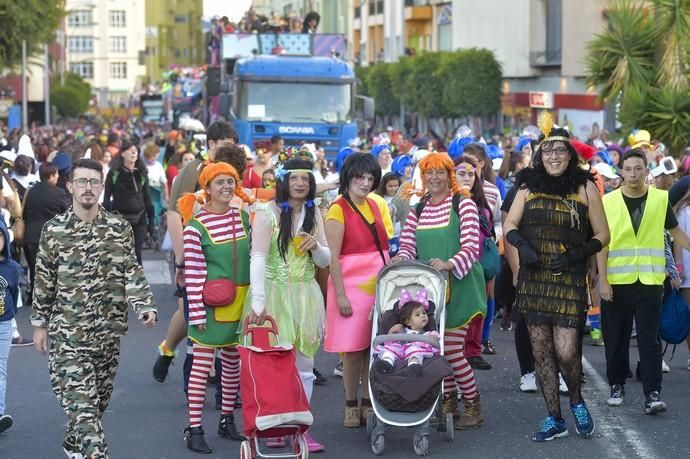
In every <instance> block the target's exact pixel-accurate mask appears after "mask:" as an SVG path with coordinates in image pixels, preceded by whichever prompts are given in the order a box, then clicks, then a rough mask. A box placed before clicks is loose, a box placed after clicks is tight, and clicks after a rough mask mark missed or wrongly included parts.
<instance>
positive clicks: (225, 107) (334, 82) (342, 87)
mask: <svg viewBox="0 0 690 459" xmlns="http://www.w3.org/2000/svg"><path fill="white" fill-rule="evenodd" d="M290 36H292V37H293V38H296V39H297V40H298V41H299V40H302V42H303V43H304V41H303V40H304V39H307V40H309V41H310V43H311V45H312V46H311V47H310V48H311V49H313V40H314V37H313V36H311V35H306V36H305V34H282V35H279V36H278V37H285V38H286V37H290ZM259 37H261V36H259ZM269 37H273V38H274V39H275V37H276V36H275V35H270V36H269ZM285 42H286V43H288V42H289V41H288V40H285ZM224 45H225V39H224ZM274 49H275V47H274ZM280 49H281V51H282V52H279V53H276V54H259V53H253V54H252V55H250V56H243V57H240V58H237V59H235V60H234V65H233V66H232V67H231V71H226V72H225V75H222V76H221V80H222V82H224V83H225V84H223V85H222V86H223V87H227V88H228V92H227V95H226V96H225V101H226V102H225V103H223V95H221V103H220V114H221V115H223V116H225V117H226V118H228V119H230V120H231V121H232V122H233V124H234V125H235V128H236V129H237V133H238V135H239V138H240V139H239V140H240V142H241V143H244V144H247V145H249V146H250V147H251V148H252V149H256V148H260V147H265V146H268V144H270V139H271V137H273V136H275V135H279V136H281V137H282V138H283V139H284V140H285V144H286V145H288V146H290V145H294V146H298V145H301V144H303V143H318V144H320V145H321V146H322V147H323V148H324V149H325V150H326V154H327V156H328V157H329V158H333V157H335V155H336V154H337V152H338V151H339V150H340V149H341V148H342V147H345V146H347V145H348V143H349V141H350V140H351V139H353V138H354V137H356V136H357V131H358V125H357V119H356V118H357V117H356V115H355V100H356V97H357V95H356V78H355V73H354V70H353V69H352V66H351V65H350V64H348V63H347V62H345V61H344V60H342V59H340V58H339V57H338V56H337V55H336V54H337V53H333V52H329V53H328V54H329V55H314V53H313V51H309V53H308V54H306V53H305V52H304V51H302V52H301V53H293V54H290V53H289V52H288V50H287V49H286V48H283V47H282V46H281V47H280ZM223 55H224V56H225V55H226V54H225V50H224V53H223ZM226 69H228V67H226ZM364 105H365V106H366V107H365V108H366V110H364V111H365V112H367V113H365V115H367V116H369V117H373V101H371V99H369V100H368V101H365V104H364Z"/></svg>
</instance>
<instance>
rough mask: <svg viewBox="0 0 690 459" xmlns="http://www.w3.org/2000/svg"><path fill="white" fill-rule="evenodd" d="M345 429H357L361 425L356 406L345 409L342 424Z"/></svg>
mask: <svg viewBox="0 0 690 459" xmlns="http://www.w3.org/2000/svg"><path fill="white" fill-rule="evenodd" d="M343 425H344V426H345V427H349V428H357V427H359V426H360V425H361V423H360V419H359V408H358V407H356V406H346V407H345V421H344V422H343Z"/></svg>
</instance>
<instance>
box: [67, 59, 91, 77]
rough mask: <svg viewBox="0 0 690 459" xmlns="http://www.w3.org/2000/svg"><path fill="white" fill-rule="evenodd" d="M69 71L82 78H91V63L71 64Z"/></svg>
mask: <svg viewBox="0 0 690 459" xmlns="http://www.w3.org/2000/svg"><path fill="white" fill-rule="evenodd" d="M69 70H70V72H72V73H76V74H77V75H79V76H80V77H82V78H93V62H72V63H70V64H69Z"/></svg>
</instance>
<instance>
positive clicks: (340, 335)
mask: <svg viewBox="0 0 690 459" xmlns="http://www.w3.org/2000/svg"><path fill="white" fill-rule="evenodd" d="M340 268H341V271H342V275H343V284H344V285H345V294H346V295H347V299H348V300H350V305H351V306H352V315H351V316H349V317H344V316H343V315H341V314H340V310H339V309H338V303H337V301H336V294H335V289H334V288H333V280H332V279H331V277H329V278H328V294H327V296H326V298H327V302H326V336H325V339H324V345H323V348H324V350H325V351H326V352H356V351H362V350H364V349H367V348H368V347H369V345H370V344H371V322H372V317H373V308H374V303H375V301H376V299H375V298H376V296H375V294H376V276H377V275H378V273H379V271H381V269H382V268H383V261H382V260H381V255H380V254H379V252H378V251H377V252H371V253H364V254H356V255H344V256H341V257H340Z"/></svg>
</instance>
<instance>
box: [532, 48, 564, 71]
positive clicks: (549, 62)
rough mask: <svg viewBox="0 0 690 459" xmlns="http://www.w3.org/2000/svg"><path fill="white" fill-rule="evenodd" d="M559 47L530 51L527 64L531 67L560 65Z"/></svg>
mask: <svg viewBox="0 0 690 459" xmlns="http://www.w3.org/2000/svg"><path fill="white" fill-rule="evenodd" d="M561 54H562V53H561V49H560V48H558V49H547V50H546V51H530V53H529V64H530V65H531V66H532V67H560V66H561Z"/></svg>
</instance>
